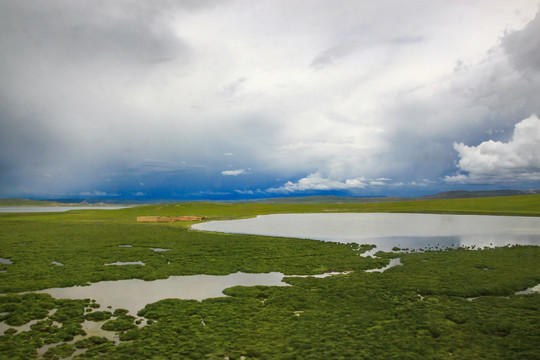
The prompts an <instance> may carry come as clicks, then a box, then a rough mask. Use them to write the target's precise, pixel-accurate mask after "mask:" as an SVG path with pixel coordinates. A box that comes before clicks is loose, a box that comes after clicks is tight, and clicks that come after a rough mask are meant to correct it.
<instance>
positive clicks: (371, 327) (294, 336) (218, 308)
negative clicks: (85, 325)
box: [0, 195, 540, 359]
mask: <svg viewBox="0 0 540 360" xmlns="http://www.w3.org/2000/svg"><path fill="white" fill-rule="evenodd" d="M300 212H416V213H418V212H426V213H452V214H489V215H521V216H540V195H527V196H509V197H502V198H481V199H456V200H430V201H414V202H413V201H411V202H399V203H377V204H216V203H189V204H171V205H151V206H140V207H133V208H127V209H120V210H82V211H70V212H66V213H37V214H36V213H16V214H15V213H13V214H0V258H4V259H10V260H11V261H12V264H0V271H5V272H1V273H0V293H3V294H5V295H4V296H0V320H2V321H4V323H6V324H7V325H9V326H11V327H12V328H11V329H9V330H7V331H6V332H5V334H4V335H2V336H0V359H29V358H34V357H38V355H37V353H36V349H38V348H40V347H41V346H43V345H44V344H51V345H52V347H51V348H49V349H48V350H47V352H45V355H44V356H45V357H46V358H51V359H58V358H64V357H67V356H70V355H72V354H76V355H75V358H76V359H79V358H80V359H86V358H90V359H205V358H206V359H224V358H229V359H239V358H240V357H242V356H244V357H245V358H246V359H540V350H539V349H538V344H539V343H540V312H539V310H540V294H529V295H514V293H515V292H516V291H520V290H524V289H526V288H528V287H531V286H534V285H536V284H538V283H540V248H539V247H534V246H514V247H506V248H496V249H484V250H479V251H478V250H475V251H473V250H468V249H456V250H447V251H429V252H421V253H400V254H398V255H396V254H385V253H380V254H378V255H379V257H378V258H370V257H367V258H366V257H361V256H359V253H361V252H363V251H365V250H367V249H369V246H361V245H355V244H352V245H351V244H338V243H326V242H322V241H315V240H309V239H292V238H272V237H264V236H250V235H233V234H219V233H208V232H199V231H191V230H188V229H187V227H188V226H189V225H190V223H181V222H177V223H166V224H148V223H137V222H136V217H137V216H145V215H154V216H178V215H198V216H205V217H207V218H208V219H232V218H242V217H251V216H255V215H258V214H270V213H300ZM120 245H131V246H132V247H120ZM151 248H166V249H169V251H167V252H155V251H152V249H151ZM395 256H399V257H400V258H401V260H402V263H403V266H397V267H393V268H391V269H389V270H387V271H385V272H383V273H367V272H364V271H363V270H365V269H368V268H377V267H381V266H383V265H385V264H387V263H388V261H389V259H390V258H391V257H395ZM116 261H143V262H144V263H146V266H144V267H143V266H104V264H105V263H111V262H116ZM53 262H58V263H62V264H63V266H58V265H55V264H54V263H53ZM237 271H242V272H250V273H259V272H270V271H279V272H283V273H285V274H287V275H293V274H317V273H323V272H328V271H352V272H351V273H350V274H347V275H337V276H331V277H327V278H310V277H307V278H299V277H288V278H286V279H287V282H288V283H289V284H290V285H292V286H288V287H267V286H256V287H242V286H238V287H233V288H229V289H227V290H225V293H226V295H228V296H227V297H222V298H214V299H207V300H204V301H202V302H198V301H195V300H180V299H167V300H162V301H159V302H156V303H153V304H148V305H147V306H146V307H145V308H144V309H142V310H141V311H140V312H139V316H142V317H144V318H145V322H144V323H143V324H141V325H142V326H140V327H138V326H136V325H135V324H134V321H135V318H133V317H131V316H129V315H127V314H126V312H125V311H122V310H121V309H111V310H110V312H109V311H97V310H96V309H95V308H96V307H97V305H96V304H95V303H94V302H92V301H91V299H87V300H59V299H54V298H51V297H50V296H49V295H47V294H36V293H26V294H20V292H23V291H34V290H39V289H46V288H49V287H65V286H72V285H84V284H86V283H89V282H97V281H103V280H119V279H131V278H139V279H144V280H154V279H159V278H166V277H168V276H171V275H190V274H228V273H234V272H237ZM472 297H475V298H476V299H474V300H470V299H468V298H472ZM115 310H116V311H115ZM36 319H37V320H38V322H37V323H36V324H34V325H32V326H31V328H30V330H28V331H22V330H18V328H17V326H20V325H22V324H26V323H28V322H29V321H35V320H36ZM84 320H87V321H98V320H106V321H107V322H106V323H105V324H104V325H103V327H104V329H108V330H112V331H116V332H117V333H118V334H119V335H120V340H121V341H120V343H119V344H117V345H116V344H114V343H113V342H111V341H110V340H107V339H105V338H100V337H95V336H94V337H87V338H85V339H81V340H77V341H75V340H76V339H78V338H76V336H77V335H82V334H83V333H84V330H83V329H82V326H81V323H82V322H83V321H84ZM77 349H78V352H77V353H75V351H76V350H77ZM81 351H82V352H81Z"/></svg>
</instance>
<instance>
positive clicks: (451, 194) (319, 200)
mask: <svg viewBox="0 0 540 360" xmlns="http://www.w3.org/2000/svg"><path fill="white" fill-rule="evenodd" d="M531 194H540V190H526V191H522V190H487V191H464V190H457V191H445V192H441V193H437V194H433V195H425V196H417V197H396V196H388V197H384V196H383V197H346V196H304V197H281V198H272V199H262V200H251V201H249V202H256V203H259V204H361V203H377V202H393V201H415V200H444V199H465V198H479V197H494V196H516V195H531Z"/></svg>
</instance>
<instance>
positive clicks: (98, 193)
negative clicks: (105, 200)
mask: <svg viewBox="0 0 540 360" xmlns="http://www.w3.org/2000/svg"><path fill="white" fill-rule="evenodd" d="M80 195H82V196H101V197H103V196H119V194H115V193H107V192H105V191H99V190H94V191H85V192H81V193H80Z"/></svg>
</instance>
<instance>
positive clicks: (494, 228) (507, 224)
mask: <svg viewBox="0 0 540 360" xmlns="http://www.w3.org/2000/svg"><path fill="white" fill-rule="evenodd" d="M192 228H193V229H196V230H205V231H219V232H226V233H237V234H255V235H267V236H286V237H296V238H309V239H317V240H324V241H333V242H342V243H352V242H354V243H360V244H374V245H376V246H377V249H376V251H379V250H382V251H391V250H392V248H393V247H399V248H408V249H426V248H434V249H436V248H450V247H460V246H468V247H470V246H476V247H487V246H506V245H517V244H521V245H540V218H537V217H520V216H486V215H439V214H388V213H368V214H362V213H329V214H277V215H262V216H257V217H256V218H252V219H241V220H229V221H211V222H206V223H199V224H195V225H193V226H192Z"/></svg>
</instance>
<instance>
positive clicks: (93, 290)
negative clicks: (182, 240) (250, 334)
mask: <svg viewBox="0 0 540 360" xmlns="http://www.w3.org/2000/svg"><path fill="white" fill-rule="evenodd" d="M284 276H285V275H283V274H282V273H279V272H271V273H267V274H246V273H241V272H237V273H235V274H229V275H189V276H170V277H169V278H167V279H160V280H153V281H144V280H139V279H131V280H117V281H100V282H97V283H94V284H91V285H89V286H73V287H69V288H52V289H46V290H40V291H35V292H37V293H47V294H50V295H51V296H53V297H55V298H57V299H95V300H96V302H97V303H98V304H101V305H102V307H105V306H111V307H112V308H113V309H120V308H121V309H127V310H129V312H130V313H131V314H132V315H136V314H137V312H138V311H139V310H141V309H142V308H144V307H145V306H146V304H150V303H153V302H156V301H159V300H162V299H168V298H176V299H193V300H204V299H208V298H212V297H221V296H224V295H223V290H225V289H226V288H229V287H233V286H237V285H242V286H255V285H267V286H288V285H287V284H286V283H284V282H283V281H282V280H283V277H284ZM102 310H106V309H102Z"/></svg>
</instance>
